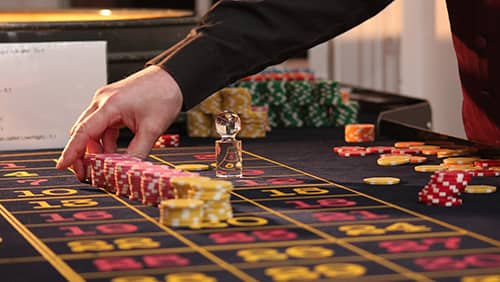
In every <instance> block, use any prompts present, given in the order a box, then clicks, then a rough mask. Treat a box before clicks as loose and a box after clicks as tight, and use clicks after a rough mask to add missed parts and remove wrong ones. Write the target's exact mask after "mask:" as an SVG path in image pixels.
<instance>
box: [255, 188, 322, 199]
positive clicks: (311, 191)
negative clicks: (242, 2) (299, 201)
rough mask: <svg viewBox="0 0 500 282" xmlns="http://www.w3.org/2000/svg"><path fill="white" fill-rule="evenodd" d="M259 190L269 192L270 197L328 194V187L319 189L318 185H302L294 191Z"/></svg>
mask: <svg viewBox="0 0 500 282" xmlns="http://www.w3.org/2000/svg"><path fill="white" fill-rule="evenodd" d="M261 192H269V193H271V195H269V196H270V197H288V196H296V195H322V194H328V192H329V191H328V189H321V188H319V187H302V188H294V189H293V192H294V193H291V192H290V193H285V192H283V191H281V190H279V189H264V190H261Z"/></svg>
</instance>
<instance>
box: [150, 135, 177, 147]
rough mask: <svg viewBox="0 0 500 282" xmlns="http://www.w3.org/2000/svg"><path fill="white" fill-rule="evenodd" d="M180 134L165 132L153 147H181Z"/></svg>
mask: <svg viewBox="0 0 500 282" xmlns="http://www.w3.org/2000/svg"><path fill="white" fill-rule="evenodd" d="M179 145H180V137H179V134H163V135H161V136H160V137H158V139H157V140H156V142H155V144H154V145H153V148H168V147H179Z"/></svg>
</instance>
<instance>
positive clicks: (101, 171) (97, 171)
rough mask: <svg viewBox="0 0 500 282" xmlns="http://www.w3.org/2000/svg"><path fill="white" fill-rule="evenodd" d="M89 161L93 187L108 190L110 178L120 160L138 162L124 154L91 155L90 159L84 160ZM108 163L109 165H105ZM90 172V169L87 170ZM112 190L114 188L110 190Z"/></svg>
mask: <svg viewBox="0 0 500 282" xmlns="http://www.w3.org/2000/svg"><path fill="white" fill-rule="evenodd" d="M86 158H87V159H88V163H89V164H90V175H91V180H92V182H91V183H92V186H95V187H101V188H108V183H109V180H110V179H109V177H110V175H111V173H112V172H113V170H114V167H113V166H114V164H115V163H116V161H113V160H114V159H116V160H117V161H118V160H138V159H137V158H134V157H132V156H129V155H124V154H89V155H88V157H84V159H86ZM106 161H108V165H107V166H106V165H105V163H106ZM86 171H88V168H87V169H86ZM110 189H112V188H110Z"/></svg>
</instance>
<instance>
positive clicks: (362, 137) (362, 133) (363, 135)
mask: <svg viewBox="0 0 500 282" xmlns="http://www.w3.org/2000/svg"><path fill="white" fill-rule="evenodd" d="M344 134H345V141H346V142H349V143H351V142H373V141H374V140H375V125H373V124H348V125H346V126H345V128H344Z"/></svg>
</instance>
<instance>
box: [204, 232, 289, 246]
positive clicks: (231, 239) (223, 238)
mask: <svg viewBox="0 0 500 282" xmlns="http://www.w3.org/2000/svg"><path fill="white" fill-rule="evenodd" d="M209 237H210V239H212V240H213V241H214V242H215V243H217V244H226V243H249V242H255V241H257V240H261V241H285V240H293V239H295V238H297V234H296V233H294V232H291V231H288V230H286V229H274V230H257V231H253V232H250V233H245V232H220V233H212V234H210V236H209Z"/></svg>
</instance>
